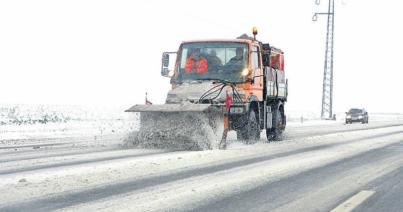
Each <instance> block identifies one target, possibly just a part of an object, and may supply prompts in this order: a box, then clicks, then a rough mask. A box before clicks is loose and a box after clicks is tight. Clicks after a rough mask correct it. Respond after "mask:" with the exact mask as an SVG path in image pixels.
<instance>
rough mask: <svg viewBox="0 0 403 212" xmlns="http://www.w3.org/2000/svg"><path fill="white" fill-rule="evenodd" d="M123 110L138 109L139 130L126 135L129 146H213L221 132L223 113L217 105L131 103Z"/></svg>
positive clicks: (207, 147) (135, 110)
mask: <svg viewBox="0 0 403 212" xmlns="http://www.w3.org/2000/svg"><path fill="white" fill-rule="evenodd" d="M126 112H139V113H140V128H139V130H138V131H135V132H133V133H131V134H130V135H129V136H128V137H127V139H126V144H128V145H129V146H135V147H141V148H159V149H175V150H206V149H216V148H219V145H220V139H221V136H222V135H223V132H224V113H223V109H222V107H220V106H213V105H208V104H164V105H135V106H133V107H131V108H130V109H128V110H126Z"/></svg>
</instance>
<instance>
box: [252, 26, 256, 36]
mask: <svg viewBox="0 0 403 212" xmlns="http://www.w3.org/2000/svg"><path fill="white" fill-rule="evenodd" d="M253 35H257V27H253Z"/></svg>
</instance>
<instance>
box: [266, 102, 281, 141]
mask: <svg viewBox="0 0 403 212" xmlns="http://www.w3.org/2000/svg"><path fill="white" fill-rule="evenodd" d="M273 115H274V116H273V127H272V128H271V129H266V137H267V140H268V141H269V142H270V141H279V140H281V138H282V134H283V122H284V121H285V120H284V115H283V114H282V112H281V111H280V110H279V109H277V110H276V111H275V113H274V114H273Z"/></svg>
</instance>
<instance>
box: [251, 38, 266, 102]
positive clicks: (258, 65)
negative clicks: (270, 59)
mask: <svg viewBox="0 0 403 212" xmlns="http://www.w3.org/2000/svg"><path fill="white" fill-rule="evenodd" d="M251 67H252V79H253V83H252V92H253V95H255V96H256V97H258V99H259V101H263V70H262V60H261V55H260V49H259V47H258V46H255V45H252V52H251Z"/></svg>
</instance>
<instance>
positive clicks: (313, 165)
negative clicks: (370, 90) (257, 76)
mask: <svg viewBox="0 0 403 212" xmlns="http://www.w3.org/2000/svg"><path fill="white" fill-rule="evenodd" d="M234 137H235V136H234V135H233V134H230V139H229V140H230V144H229V147H228V149H227V150H210V151H193V152H192V151H170V150H145V149H131V148H127V147H123V146H122V145H121V143H122V141H121V138H120V137H119V136H118V135H113V136H112V135H111V136H104V137H102V138H93V137H80V138H73V137H65V138H48V139H46V138H43V139H31V140H30V139H25V140H18V139H17V140H15V139H14V140H8V141H2V143H1V144H0V211H31V212H32V211H54V210H58V211H95V210H101V211H332V210H334V211H350V210H353V209H354V210H355V211H402V210H403V201H401V199H402V198H401V196H402V195H401V194H402V193H403V182H402V181H403V122H398V121H394V122H373V123H370V124H368V125H362V124H353V125H344V124H342V123H332V122H329V123H325V122H320V123H317V124H309V123H307V124H304V125H291V126H289V127H288V128H287V132H286V134H285V140H284V141H281V142H272V143H265V142H264V140H263V139H262V140H261V141H260V142H258V143H257V144H254V145H244V144H242V143H240V142H237V141H235V140H234ZM262 138H263V134H262Z"/></svg>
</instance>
